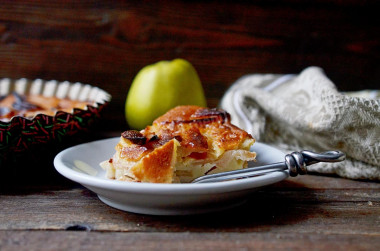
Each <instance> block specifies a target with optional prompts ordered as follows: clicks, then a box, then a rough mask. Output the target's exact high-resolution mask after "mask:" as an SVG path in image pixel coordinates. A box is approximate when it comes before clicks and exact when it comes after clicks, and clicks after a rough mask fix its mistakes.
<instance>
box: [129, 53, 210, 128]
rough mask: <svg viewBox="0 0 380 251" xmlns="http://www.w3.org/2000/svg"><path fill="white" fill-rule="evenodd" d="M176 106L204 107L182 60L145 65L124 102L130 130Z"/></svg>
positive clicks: (190, 68) (198, 84)
mask: <svg viewBox="0 0 380 251" xmlns="http://www.w3.org/2000/svg"><path fill="white" fill-rule="evenodd" d="M178 105H198V106H206V105H207V103H206V98H205V95H204V91H203V87H202V84H201V81H200V79H199V76H198V74H197V72H196V71H195V69H194V67H193V66H192V65H191V64H190V63H189V62H188V61H186V60H184V59H175V60H173V61H160V62H157V63H155V64H152V65H148V66H145V67H144V68H143V69H141V70H140V72H139V73H138V74H137V75H136V77H135V79H134V80H133V82H132V85H131V88H130V89H129V92H128V95H127V100H126V103H125V116H126V119H127V123H128V125H129V127H130V128H133V129H138V130H141V129H143V128H145V127H146V126H147V125H149V124H151V123H152V122H153V120H155V119H156V118H157V117H159V116H161V115H163V114H164V113H166V112H167V111H168V110H170V109H171V108H173V107H175V106H178Z"/></svg>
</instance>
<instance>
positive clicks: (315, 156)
mask: <svg viewBox="0 0 380 251" xmlns="http://www.w3.org/2000/svg"><path fill="white" fill-rule="evenodd" d="M345 159H346V154H344V153H343V152H341V151H327V152H323V153H315V152H312V151H306V150H304V151H301V152H292V153H291V154H287V155H286V156H285V164H286V166H287V167H288V169H289V175H290V176H292V177H295V176H297V175H298V174H301V175H302V174H306V173H307V170H306V166H310V165H312V164H315V163H318V162H340V161H343V160H345Z"/></svg>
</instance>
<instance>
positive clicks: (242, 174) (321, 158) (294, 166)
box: [192, 151, 346, 183]
mask: <svg viewBox="0 0 380 251" xmlns="http://www.w3.org/2000/svg"><path fill="white" fill-rule="evenodd" d="M345 158H346V155H345V154H344V153H343V152H341V151H328V152H323V153H314V152H311V151H301V152H293V153H291V154H287V155H285V161H284V162H278V163H273V164H268V165H264V166H259V167H250V168H246V169H240V170H235V171H229V172H223V173H216V174H209V175H205V176H202V177H199V178H197V179H195V180H193V182H192V183H209V182H219V181H227V180H233V179H243V178H250V177H255V176H260V175H264V174H267V173H271V172H278V171H285V170H288V171H289V175H290V176H292V177H294V176H297V175H298V174H301V175H302V174H306V173H307V170H306V166H309V165H312V164H315V163H318V162H340V161H343V160H345Z"/></svg>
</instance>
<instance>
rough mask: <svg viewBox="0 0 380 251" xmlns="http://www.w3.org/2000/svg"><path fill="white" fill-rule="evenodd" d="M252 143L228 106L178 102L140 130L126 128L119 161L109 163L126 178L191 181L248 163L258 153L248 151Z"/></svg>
mask: <svg viewBox="0 0 380 251" xmlns="http://www.w3.org/2000/svg"><path fill="white" fill-rule="evenodd" d="M253 143H254V139H253V137H252V136H251V135H250V134H248V133H247V132H245V131H243V130H241V129H239V128H238V127H236V126H234V125H232V124H231V122H230V116H229V114H228V113H226V112H225V111H223V110H219V109H209V108H203V107H198V106H179V107H176V108H174V109H172V110H170V111H169V112H167V113H166V114H164V115H163V116H161V117H159V118H157V119H156V120H155V121H154V122H153V124H152V125H151V126H147V127H146V128H145V129H144V130H142V131H140V132H138V131H126V132H124V133H122V137H121V139H120V141H119V143H118V144H117V145H116V154H115V156H114V161H113V162H114V164H112V163H111V164H107V165H108V166H111V167H112V168H115V170H114V171H115V173H116V175H115V178H117V179H121V180H125V177H128V180H130V179H132V180H134V181H141V182H158V183H171V182H173V181H176V180H180V181H185V182H188V181H190V180H191V179H193V178H196V177H199V176H201V175H205V174H208V173H215V172H220V171H228V170H230V169H231V170H235V169H239V168H245V167H246V166H247V161H249V160H253V159H254V158H255V153H252V152H250V151H249V148H250V146H251V145H252V144H253ZM195 166H196V167H195ZM192 168H193V169H194V170H191V169H192ZM177 176H178V177H177Z"/></svg>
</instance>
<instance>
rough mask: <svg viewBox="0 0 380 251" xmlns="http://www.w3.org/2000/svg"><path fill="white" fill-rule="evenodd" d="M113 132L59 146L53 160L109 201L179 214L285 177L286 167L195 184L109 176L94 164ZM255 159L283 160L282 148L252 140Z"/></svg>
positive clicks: (236, 198)
mask: <svg viewBox="0 0 380 251" xmlns="http://www.w3.org/2000/svg"><path fill="white" fill-rule="evenodd" d="M118 141H119V137H117V138H110V139H105V140H99V141H94V142H90V143H86V144H81V145H77V146H74V147H71V148H68V149H66V150H64V151H62V152H60V153H59V154H58V155H57V156H56V157H55V159H54V166H55V168H56V169H57V171H58V172H59V173H61V174H62V175H63V176H65V177H66V178H68V179H70V180H73V181H76V182H78V183H80V184H82V185H83V186H85V187H87V188H88V189H90V190H91V191H93V192H95V193H96V194H97V195H98V197H99V199H100V200H101V201H103V202H104V203H106V204H107V205H109V206H111V207H115V208H118V209H120V210H124V211H129V212H134V213H140V214H152V215H184V214H197V213H206V212H211V211H218V210H223V209H227V208H232V207H235V206H237V205H240V204H242V203H244V202H245V201H246V200H247V199H248V198H247V197H248V196H247V195H248V194H250V193H252V192H253V191H255V190H257V189H259V188H260V187H263V186H266V185H270V184H273V183H276V182H279V181H281V180H283V179H285V178H287V177H288V173H287V172H286V171H282V172H280V171H279V172H273V173H269V174H266V175H262V176H258V177H253V178H249V179H240V180H233V181H225V182H217V183H203V184H202V183H200V184H153V183H135V182H123V181H117V180H110V179H107V178H106V177H105V171H104V170H103V169H102V168H101V167H100V166H99V163H100V162H101V161H104V160H106V159H109V158H110V157H111V156H112V155H113V154H114V152H115V150H114V147H115V145H116V143H117V142H118ZM252 150H253V151H255V152H256V153H257V162H255V163H253V165H252V166H256V165H262V164H269V163H274V162H280V161H284V156H285V154H284V153H282V152H281V151H279V150H277V149H275V148H273V147H270V146H268V145H265V144H262V143H258V142H256V143H255V144H254V146H253V149H252Z"/></svg>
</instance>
